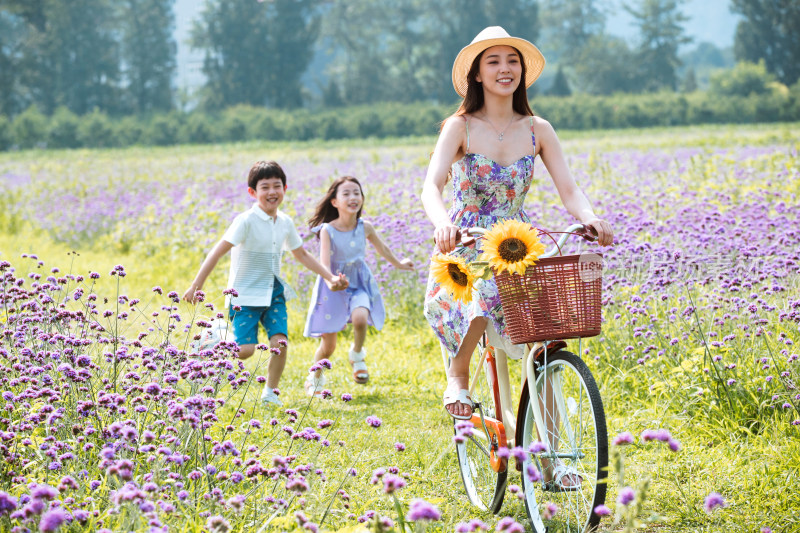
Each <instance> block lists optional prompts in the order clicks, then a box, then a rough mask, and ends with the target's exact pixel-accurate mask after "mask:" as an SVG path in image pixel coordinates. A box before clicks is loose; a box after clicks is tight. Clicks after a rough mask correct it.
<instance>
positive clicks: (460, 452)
mask: <svg viewBox="0 0 800 533" xmlns="http://www.w3.org/2000/svg"><path fill="white" fill-rule="evenodd" d="M486 350H487V346H486V344H485V342H484V341H481V342H480V343H479V344H478V349H477V351H476V353H474V354H472V361H471V363H470V378H472V377H474V376H478V378H477V380H476V383H475V388H474V390H473V391H472V396H471V397H472V401H473V403H474V404H475V410H474V413H475V414H476V415H478V417H473V420H474V423H473V426H474V427H473V428H472V429H471V431H466V432H463V431H459V430H458V429H457V428H458V426H459V423H464V422H465V421H462V420H455V424H454V428H455V429H454V432H455V434H456V435H457V436H458V435H459V434H460V433H461V434H462V439H463V441H461V442H457V443H456V455H457V456H458V467H459V470H460V471H461V479H462V480H463V482H464V489H465V490H466V492H467V497H468V498H469V501H470V502H471V503H472V504H473V505H475V506H476V507H478V508H479V509H481V510H482V511H491V512H492V513H493V514H497V513H499V512H500V508H501V507H502V506H503V497H504V495H505V491H506V482H507V477H508V468H507V463H505V462H504V466H503V468H501V469H500V470H501V471H499V472H497V471H495V469H494V468H493V467H492V464H491V459H492V456H493V451H496V450H497V449H498V448H499V446H500V445H501V444H502V446H503V447H505V446H506V443H500V442H498V439H497V436H496V435H494V434H492V431H491V430H490V431H488V432H487V430H486V428H484V425H483V423H481V422H479V421H478V420H477V419H476V418H480V415H481V414H483V418H484V421H486V420H495V419H496V406H495V401H494V393H493V384H492V380H490V379H489V377H488V373H487V371H486V368H485V367H486V365H488V364H489V363H487V362H486V360H485V358H484V354H485V352H486ZM481 361H483V363H481ZM479 365H481V366H479ZM464 433H468V435H463V434H464Z"/></svg>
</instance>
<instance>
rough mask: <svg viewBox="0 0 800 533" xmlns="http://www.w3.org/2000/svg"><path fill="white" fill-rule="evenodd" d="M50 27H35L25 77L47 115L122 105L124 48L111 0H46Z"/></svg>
mask: <svg viewBox="0 0 800 533" xmlns="http://www.w3.org/2000/svg"><path fill="white" fill-rule="evenodd" d="M44 12H45V30H44V31H40V30H39V29H38V28H36V27H35V26H32V25H31V26H29V31H28V35H27V38H26V40H25V42H24V50H25V52H24V55H23V58H22V59H21V60H20V70H21V74H20V79H21V83H22V84H24V85H25V87H26V88H27V91H29V92H30V100H32V101H33V102H35V103H37V104H38V105H40V106H41V108H42V109H43V110H44V111H45V112H46V113H51V112H53V111H54V110H55V108H57V107H58V106H60V105H64V106H66V107H67V108H68V109H69V110H71V111H72V112H74V113H77V114H79V115H80V114H84V113H86V112H88V111H90V110H92V109H95V108H99V109H103V110H108V111H116V110H118V108H119V94H118V80H119V46H118V43H117V41H116V33H115V32H116V27H115V23H116V20H115V13H114V6H113V4H112V2H111V0H71V1H70V2H46V3H45V7H44Z"/></svg>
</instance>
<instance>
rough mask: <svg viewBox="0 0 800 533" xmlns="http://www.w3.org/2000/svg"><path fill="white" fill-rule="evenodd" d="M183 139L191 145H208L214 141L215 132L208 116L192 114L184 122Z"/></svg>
mask: <svg viewBox="0 0 800 533" xmlns="http://www.w3.org/2000/svg"><path fill="white" fill-rule="evenodd" d="M180 137H181V139H182V141H183V142H186V143H189V144H206V143H210V142H211V141H212V140H213V139H214V130H213V126H212V125H211V123H210V121H209V118H208V116H207V115H205V114H203V113H192V114H190V115H189V116H188V117H187V118H186V120H185V121H184V124H183V127H182V130H181V135H180Z"/></svg>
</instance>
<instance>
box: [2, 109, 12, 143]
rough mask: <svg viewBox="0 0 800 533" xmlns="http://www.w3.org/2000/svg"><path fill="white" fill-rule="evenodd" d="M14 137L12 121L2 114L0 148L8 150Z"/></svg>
mask: <svg viewBox="0 0 800 533" xmlns="http://www.w3.org/2000/svg"><path fill="white" fill-rule="evenodd" d="M13 138H14V136H13V133H12V131H11V122H10V121H9V120H8V118H7V117H6V116H5V115H0V150H7V149H8V148H9V147H10V146H11V140H12V139H13Z"/></svg>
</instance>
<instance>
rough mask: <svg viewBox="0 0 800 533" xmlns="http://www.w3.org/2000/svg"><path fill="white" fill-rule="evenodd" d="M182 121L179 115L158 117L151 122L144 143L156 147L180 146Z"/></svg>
mask: <svg viewBox="0 0 800 533" xmlns="http://www.w3.org/2000/svg"><path fill="white" fill-rule="evenodd" d="M181 119H182V117H181V115H179V114H178V113H168V114H166V115H156V116H155V117H153V120H151V121H150V124H149V127H148V128H147V130H146V133H145V137H144V138H143V139H142V140H143V142H145V143H146V144H154V145H156V146H168V145H172V144H178V143H179V142H180V141H181V138H180V132H181V129H182V127H183V124H182V122H183V121H182V120H181Z"/></svg>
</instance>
